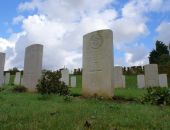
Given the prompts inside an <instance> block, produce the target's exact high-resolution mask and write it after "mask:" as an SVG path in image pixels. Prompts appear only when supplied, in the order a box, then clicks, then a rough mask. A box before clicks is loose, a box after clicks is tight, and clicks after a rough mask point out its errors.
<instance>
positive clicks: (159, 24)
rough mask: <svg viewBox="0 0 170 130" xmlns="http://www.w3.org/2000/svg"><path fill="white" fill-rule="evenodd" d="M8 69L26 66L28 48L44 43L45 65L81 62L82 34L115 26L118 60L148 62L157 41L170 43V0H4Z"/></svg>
mask: <svg viewBox="0 0 170 130" xmlns="http://www.w3.org/2000/svg"><path fill="white" fill-rule="evenodd" d="M0 2H1V3H0V52H5V53H6V65H5V68H6V69H9V68H12V67H18V68H23V64H24V52H25V47H27V46H29V45H31V44H33V43H39V44H43V45H44V57H43V68H46V69H58V68H61V67H63V66H66V67H68V68H71V69H72V68H77V67H81V65H82V44H83V42H82V37H83V35H84V34H86V33H89V32H92V31H95V30H99V29H111V30H112V31H113V35H114V36H113V37H114V62H115V65H122V66H132V65H143V64H147V63H148V58H147V57H148V53H149V52H150V51H151V50H152V49H153V48H154V44H155V41H156V40H161V41H163V42H165V43H166V44H168V43H170V0H1V1H0Z"/></svg>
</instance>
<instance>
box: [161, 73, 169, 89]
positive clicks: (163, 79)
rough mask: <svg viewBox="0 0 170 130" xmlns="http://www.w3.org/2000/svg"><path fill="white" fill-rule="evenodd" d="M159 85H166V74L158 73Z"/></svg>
mask: <svg viewBox="0 0 170 130" xmlns="http://www.w3.org/2000/svg"><path fill="white" fill-rule="evenodd" d="M159 85H160V87H168V78H167V74H160V75H159Z"/></svg>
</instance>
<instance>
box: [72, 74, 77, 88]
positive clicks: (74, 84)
mask: <svg viewBox="0 0 170 130" xmlns="http://www.w3.org/2000/svg"><path fill="white" fill-rule="evenodd" d="M76 82H77V81H76V76H71V87H76V86H77V83H76Z"/></svg>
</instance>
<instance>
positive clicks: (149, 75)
mask: <svg viewBox="0 0 170 130" xmlns="http://www.w3.org/2000/svg"><path fill="white" fill-rule="evenodd" d="M144 70H145V75H138V76H137V84H138V87H139V88H145V87H158V86H160V87H168V80H167V74H158V65H157V64H149V65H145V66H144Z"/></svg>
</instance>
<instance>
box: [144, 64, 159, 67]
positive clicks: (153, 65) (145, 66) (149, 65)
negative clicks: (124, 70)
mask: <svg viewBox="0 0 170 130" xmlns="http://www.w3.org/2000/svg"><path fill="white" fill-rule="evenodd" d="M147 66H158V65H157V64H147V65H144V67H147Z"/></svg>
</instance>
